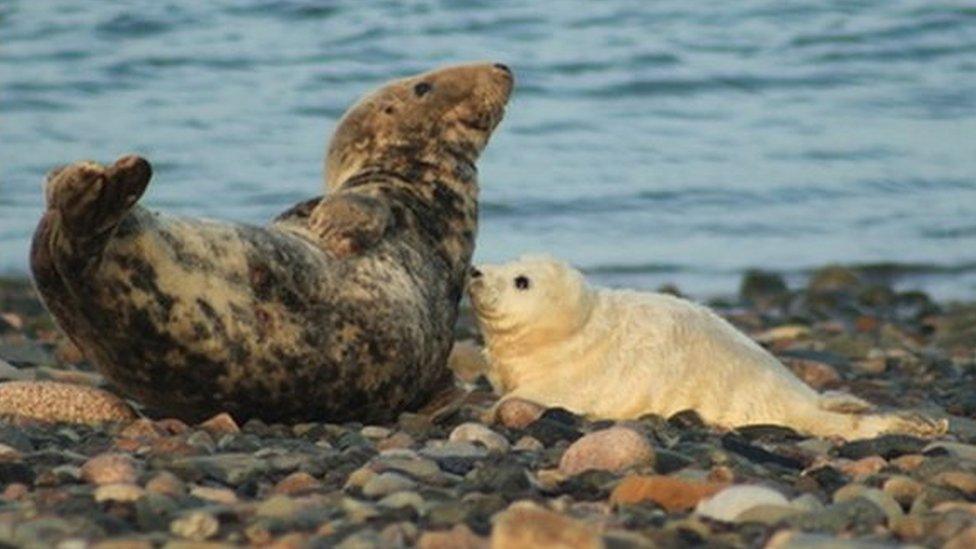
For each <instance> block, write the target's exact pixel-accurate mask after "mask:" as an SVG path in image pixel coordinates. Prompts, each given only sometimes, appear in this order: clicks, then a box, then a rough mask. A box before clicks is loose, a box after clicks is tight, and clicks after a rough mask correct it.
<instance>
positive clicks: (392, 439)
mask: <svg viewBox="0 0 976 549" xmlns="http://www.w3.org/2000/svg"><path fill="white" fill-rule="evenodd" d="M415 442H416V441H415V440H414V439H413V437H412V436H410V435H408V434H407V433H404V432H403V431H398V432H396V433H393V434H392V435H390V436H389V437H387V438H385V439H383V440H380V441H378V442H377V443H376V449H377V450H379V451H380V452H382V451H383V450H392V449H394V448H410V447H412V446H413V445H414V444H415Z"/></svg>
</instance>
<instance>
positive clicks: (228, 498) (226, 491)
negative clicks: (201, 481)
mask: <svg viewBox="0 0 976 549" xmlns="http://www.w3.org/2000/svg"><path fill="white" fill-rule="evenodd" d="M190 495H191V496H193V497H197V498H200V499H202V500H206V501H213V502H215V503H223V504H224V505H233V504H235V503H237V494H235V493H234V491H233V490H231V489H230V488H211V487H210V486H194V487H193V488H192V489H191V490H190Z"/></svg>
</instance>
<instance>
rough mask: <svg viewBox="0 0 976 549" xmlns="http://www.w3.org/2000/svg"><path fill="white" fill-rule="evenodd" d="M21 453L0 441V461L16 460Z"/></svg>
mask: <svg viewBox="0 0 976 549" xmlns="http://www.w3.org/2000/svg"><path fill="white" fill-rule="evenodd" d="M22 456H23V454H21V453H20V452H19V451H17V449H16V448H11V447H10V446H7V445H6V444H2V443H0V461H17V460H19V459H20V458H21V457H22Z"/></svg>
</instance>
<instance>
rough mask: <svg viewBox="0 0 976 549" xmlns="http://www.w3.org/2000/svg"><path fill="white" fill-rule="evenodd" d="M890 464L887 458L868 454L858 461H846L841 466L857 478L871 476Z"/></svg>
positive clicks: (845, 471) (844, 470)
mask: <svg viewBox="0 0 976 549" xmlns="http://www.w3.org/2000/svg"><path fill="white" fill-rule="evenodd" d="M887 465H888V462H887V461H886V460H885V458H883V457H881V456H868V457H865V458H861V459H859V460H857V461H852V462H850V463H845V464H843V465H841V466H840V470H841V471H843V472H844V473H847V474H848V475H850V476H852V477H854V478H855V479H862V478H865V477H869V476H871V475H873V474H875V473H877V472H878V471H880V470H882V469H884V468H885V467H886V466H887Z"/></svg>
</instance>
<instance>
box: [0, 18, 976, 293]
mask: <svg viewBox="0 0 976 549" xmlns="http://www.w3.org/2000/svg"><path fill="white" fill-rule="evenodd" d="M478 59H490V60H496V61H502V62H505V63H507V64H509V65H510V66H512V67H513V69H514V70H515V71H516V73H517V79H518V84H517V88H516V92H515V95H514V97H513V100H512V103H511V106H510V108H509V110H508V114H507V117H506V120H505V121H504V122H503V124H502V126H501V127H500V128H499V130H498V131H497V133H496V134H495V136H494V138H493V139H492V143H491V145H490V146H489V148H488V150H487V151H486V153H485V154H484V156H483V158H482V160H481V161H480V163H479V168H480V177H481V184H482V191H481V224H480V229H479V235H478V249H477V252H476V260H478V261H499V260H505V259H508V258H511V257H514V256H516V255H518V254H520V253H524V252H533V251H545V252H549V253H552V254H555V255H558V256H561V257H565V258H567V259H569V260H570V261H572V262H573V263H575V264H577V265H579V266H581V267H583V268H585V269H586V270H588V271H589V272H590V273H591V274H592V275H593V276H594V277H595V278H596V279H597V280H598V281H600V282H603V283H606V284H612V285H630V286H639V287H653V286H656V285H658V284H660V283H662V282H665V281H668V282H673V283H676V284H677V285H678V286H679V287H681V288H682V289H684V290H686V291H689V292H691V293H693V294H716V293H728V292H731V291H734V289H735V286H736V284H737V281H738V278H739V276H740V274H741V272H742V271H743V270H744V269H747V268H750V267H761V268H765V269H772V270H778V271H781V272H783V273H785V274H787V275H788V276H790V277H791V278H793V279H796V280H799V279H801V278H802V276H803V274H804V273H806V272H807V271H808V269H810V268H812V267H815V266H818V265H822V264H824V263H828V262H840V263H856V264H872V263H886V264H890V269H889V272H892V273H895V274H897V275H899V277H898V282H899V284H900V285H902V286H908V287H921V288H923V289H927V290H930V291H932V292H934V293H936V295H939V296H941V297H949V298H956V297H958V298H972V297H974V296H976V5H974V4H973V3H972V2H935V1H892V0H877V1H860V0H843V1H823V0H816V1H807V0H804V1H798V0H793V1H790V2H778V1H776V2H774V1H768V2H765V1H763V2H760V1H754V0H743V1H737V2H725V1H714V2H712V1H706V2H686V1H656V2H644V1H624V0H617V1H609V0H604V1H601V2H590V1H582V0H579V1H569V0H566V1H553V2H505V1H496V0H492V1H484V2H453V1H443V2H436V1H407V2H360V1H352V0H350V1H331V2H312V1H309V0H304V1H300V0H275V1H272V0H220V1H207V2H200V1H197V0H164V1H159V0H154V1H141V0H140V1H136V0H129V1H117V2H115V1H113V2H108V1H90V2H78V1H76V0H2V1H0V272H6V273H10V274H18V273H24V272H26V268H27V267H26V265H27V247H28V241H29V238H30V233H31V231H32V229H33V226H34V224H35V223H36V221H37V219H38V217H39V215H40V212H41V207H42V195H41V182H42V180H43V177H44V174H45V173H46V172H47V171H48V170H49V169H51V168H52V167H54V166H56V165H58V164H61V163H65V162H69V161H74V160H78V159H84V158H90V159H97V160H100V161H112V160H114V159H115V158H116V157H117V156H119V155H122V154H125V153H129V152H136V153H139V154H142V155H145V156H146V157H148V158H149V159H150V160H151V161H152V162H153V164H154V167H155V176H154V180H153V183H152V184H151V186H150V189H149V191H148V192H147V194H146V196H145V198H144V200H143V203H144V204H146V205H148V206H150V207H153V208H159V209H165V210H168V211H171V212H176V213H181V214H186V215H195V216H208V217H215V218H224V219H233V220H238V221H244V222H250V223H263V222H265V221H266V220H268V219H269V218H271V217H273V216H274V215H275V214H276V213H278V212H279V211H281V210H283V209H285V208H287V207H288V206H290V205H291V204H292V203H294V202H297V201H299V200H302V199H304V198H306V197H310V196H313V195H315V194H319V193H320V192H321V187H322V173H321V172H322V159H323V151H324V148H325V144H326V141H327V138H328V135H329V134H330V132H331V130H332V129H333V127H334V125H335V123H336V120H337V119H338V117H339V116H340V115H341V114H342V112H343V111H344V109H345V108H346V107H348V106H349V105H350V104H351V103H352V102H354V101H355V100H356V99H357V98H358V97H359V96H361V95H362V94H363V93H365V92H367V91H369V90H370V89H372V88H374V87H375V86H377V85H379V84H380V83H382V82H383V81H385V80H387V79H390V78H392V77H397V76H402V75H406V74H410V73H414V72H419V71H423V70H427V69H430V68H432V67H435V66H438V65H441V64H446V63H453V62H458V61H466V60H478Z"/></svg>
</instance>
